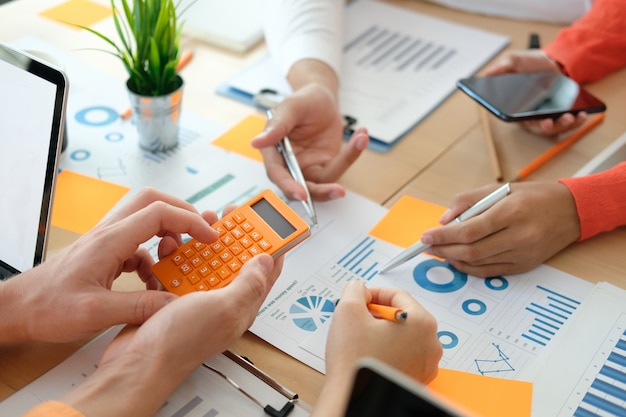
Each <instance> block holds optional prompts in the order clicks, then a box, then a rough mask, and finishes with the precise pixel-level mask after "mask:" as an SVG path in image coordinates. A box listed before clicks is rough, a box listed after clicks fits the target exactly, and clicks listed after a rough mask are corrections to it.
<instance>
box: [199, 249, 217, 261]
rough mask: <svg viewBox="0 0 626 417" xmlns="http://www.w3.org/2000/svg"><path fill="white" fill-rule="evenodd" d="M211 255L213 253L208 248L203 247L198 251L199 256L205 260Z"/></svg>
mask: <svg viewBox="0 0 626 417" xmlns="http://www.w3.org/2000/svg"><path fill="white" fill-rule="evenodd" d="M213 255H214V253H213V251H211V250H210V249H205V250H203V251H202V252H200V256H202V259H204V260H205V261H207V260H209V259H211V257H212V256H213Z"/></svg>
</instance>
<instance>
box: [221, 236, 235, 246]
mask: <svg viewBox="0 0 626 417" xmlns="http://www.w3.org/2000/svg"><path fill="white" fill-rule="evenodd" d="M222 243H223V244H224V245H226V246H230V245H232V244H233V243H235V238H234V237H233V236H232V235H230V234H228V235H224V236H223V237H222Z"/></svg>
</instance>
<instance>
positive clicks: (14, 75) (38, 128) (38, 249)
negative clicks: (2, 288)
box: [0, 42, 68, 280]
mask: <svg viewBox="0 0 626 417" xmlns="http://www.w3.org/2000/svg"><path fill="white" fill-rule="evenodd" d="M0 91H2V94H0V108H2V111H1V112H0V132H1V133H0V149H2V157H1V158H0V192H1V193H2V195H1V196H0V236H2V238H1V239H0V280H3V279H6V278H8V277H10V276H12V275H15V274H17V273H19V272H22V271H25V270H27V269H29V268H32V267H33V266H35V265H37V264H38V263H40V262H41V261H42V260H43V259H44V254H45V250H46V242H47V236H48V229H49V225H50V214H51V205H52V195H53V192H54V183H55V178H56V173H57V164H58V160H59V153H60V146H61V141H62V133H63V128H64V123H63V121H64V120H65V106H66V100H67V92H68V83H67V79H66V77H65V75H64V74H63V72H62V71H60V70H59V69H57V68H55V67H52V66H51V65H49V64H47V63H44V62H43V61H41V60H39V59H38V58H35V57H33V56H31V55H29V54H27V53H24V52H22V51H19V50H17V49H14V48H12V47H10V46H8V45H6V44H3V43H1V42H0Z"/></svg>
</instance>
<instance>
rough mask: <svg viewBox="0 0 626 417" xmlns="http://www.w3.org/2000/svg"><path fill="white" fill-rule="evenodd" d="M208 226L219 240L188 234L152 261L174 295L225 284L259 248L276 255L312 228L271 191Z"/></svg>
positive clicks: (254, 198)
mask: <svg viewBox="0 0 626 417" xmlns="http://www.w3.org/2000/svg"><path fill="white" fill-rule="evenodd" d="M212 227H213V228H214V229H215V230H217V231H218V232H219V239H218V240H217V241H215V242H212V243H202V242H200V241H198V240H196V239H191V240H190V241H188V242H186V243H185V244H184V245H182V246H181V247H179V248H178V249H177V250H175V251H174V252H173V253H171V254H169V255H168V256H166V257H164V258H163V259H161V260H160V261H159V262H157V263H156V264H154V266H153V267H152V272H153V273H154V275H155V276H156V277H157V279H158V280H159V281H160V282H161V284H163V286H164V287H165V289H166V290H168V291H170V292H173V293H175V294H178V295H183V294H187V293H189V292H193V291H209V290H213V289H217V288H221V287H224V286H226V285H228V284H229V283H230V282H231V281H232V280H233V279H234V278H235V277H236V276H237V273H238V272H239V270H240V269H241V267H242V266H243V264H244V263H245V262H246V261H248V260H249V259H251V258H252V257H254V256H255V255H258V254H260V253H268V254H270V255H272V257H274V258H277V257H279V256H281V255H283V254H284V253H286V252H287V251H288V250H290V249H291V248H293V247H294V246H296V245H297V244H299V243H300V242H302V241H303V240H305V239H306V238H308V237H309V236H310V235H311V230H310V227H309V225H308V223H307V222H305V221H304V220H303V219H302V218H301V217H300V216H299V215H298V214H297V213H296V212H295V211H293V209H292V208H291V207H289V206H288V205H287V204H286V203H285V202H284V201H282V200H281V199H280V197H278V196H277V195H276V194H275V193H274V192H273V191H271V190H265V191H263V192H261V193H260V194H258V195H257V196H255V197H253V198H252V199H251V200H249V201H248V202H246V203H245V204H243V205H242V206H240V207H237V208H236V209H235V210H233V211H232V212H231V213H229V214H227V215H225V216H224V217H223V218H222V219H221V220H219V221H218V222H216V223H214V224H213V225H212Z"/></svg>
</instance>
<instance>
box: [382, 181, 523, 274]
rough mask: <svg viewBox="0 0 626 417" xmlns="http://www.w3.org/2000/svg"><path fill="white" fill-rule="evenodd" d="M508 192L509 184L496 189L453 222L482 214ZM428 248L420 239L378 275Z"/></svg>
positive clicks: (384, 267) (391, 261)
mask: <svg viewBox="0 0 626 417" xmlns="http://www.w3.org/2000/svg"><path fill="white" fill-rule="evenodd" d="M510 192H511V186H510V184H509V183H506V184H504V185H503V186H501V187H500V188H498V189H497V190H495V191H494V192H492V193H491V194H489V195H487V196H486V197H484V198H482V199H481V200H479V201H478V202H477V203H476V204H474V205H472V206H471V207H470V208H468V209H467V210H465V211H464V212H463V213H461V214H460V215H459V216H458V217H457V218H455V219H454V220H453V222H454V223H461V222H463V221H465V220H468V219H470V218H472V217H474V216H477V215H479V214H481V213H482V212H484V211H485V210H487V209H489V208H490V207H492V206H493V205H494V204H496V203H497V202H498V201H500V200H502V199H503V198H504V197H506V196H507V195H509V193H510ZM451 223H452V222H451ZM430 247H431V245H430V244H427V243H424V242H422V240H421V239H420V240H419V241H417V242H416V243H415V244H413V245H411V246H409V247H408V248H407V249H405V250H404V251H402V252H400V253H399V254H398V255H397V256H396V257H395V258H393V259H392V260H390V261H389V262H387V263H386V264H385V265H383V267H382V268H381V269H380V273H381V274H382V273H385V272H387V271H390V270H392V269H393V268H395V267H397V266H399V265H401V264H403V263H405V262H407V261H408V260H410V259H412V258H414V257H415V256H417V255H419V254H420V253H422V252H424V251H425V250H427V249H428V248H430Z"/></svg>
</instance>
